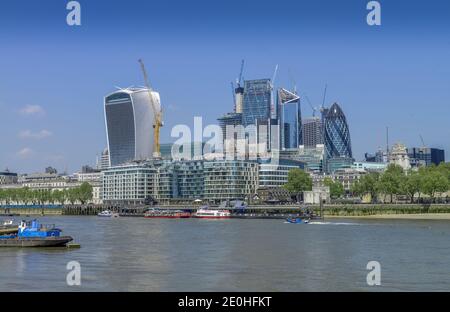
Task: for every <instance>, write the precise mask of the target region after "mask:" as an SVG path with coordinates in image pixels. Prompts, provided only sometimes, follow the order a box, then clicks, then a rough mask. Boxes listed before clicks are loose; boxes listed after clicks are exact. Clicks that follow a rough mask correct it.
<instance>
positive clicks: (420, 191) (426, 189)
mask: <svg viewBox="0 0 450 312" xmlns="http://www.w3.org/2000/svg"><path fill="white" fill-rule="evenodd" d="M312 184H313V182H312V179H311V176H310V175H309V174H308V173H307V172H305V171H303V170H301V169H292V170H290V171H289V173H288V182H287V183H286V184H285V185H284V188H285V189H286V190H288V191H289V192H291V193H293V194H297V197H299V195H300V194H301V193H302V192H304V191H310V190H311V189H312ZM323 185H324V186H328V187H329V188H330V197H331V198H333V199H337V198H341V197H342V196H343V195H344V194H345V190H344V187H343V185H342V184H341V183H340V182H339V181H333V179H331V178H330V177H326V178H325V179H324V181H323ZM449 190H450V163H441V164H440V165H439V166H435V165H432V166H428V167H420V168H419V169H418V170H409V171H405V170H403V168H402V167H400V166H398V165H389V166H388V167H387V168H386V170H385V171H384V172H382V173H379V172H370V173H367V174H364V175H362V176H361V178H360V179H359V180H357V181H356V182H355V183H354V184H353V185H352V187H351V191H350V192H351V194H352V195H353V196H358V197H364V196H367V195H368V196H370V198H371V201H372V203H375V202H376V201H377V200H378V199H381V198H383V202H387V201H390V202H391V203H392V202H393V201H394V197H395V196H399V195H400V196H406V197H408V198H409V200H410V202H411V203H414V202H420V201H421V199H422V197H423V196H424V195H427V196H428V197H429V198H430V199H431V201H432V202H435V199H436V197H437V195H439V194H442V193H445V192H447V191H449Z"/></svg>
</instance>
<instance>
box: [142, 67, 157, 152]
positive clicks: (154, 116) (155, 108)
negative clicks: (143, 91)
mask: <svg viewBox="0 0 450 312" xmlns="http://www.w3.org/2000/svg"><path fill="white" fill-rule="evenodd" d="M138 62H139V64H141V70H142V74H143V75H144V82H145V86H146V87H147V90H148V97H149V99H150V103H151V104H152V109H153V119H154V120H153V157H154V158H160V157H161V152H160V151H161V147H160V143H159V133H160V128H161V127H162V126H163V122H162V107H161V105H159V107H158V106H157V105H156V104H155V99H154V98H153V94H152V92H153V90H152V88H151V87H150V83H149V81H148V75H147V71H146V70H145V65H144V62H143V61H142V59H139V60H138Z"/></svg>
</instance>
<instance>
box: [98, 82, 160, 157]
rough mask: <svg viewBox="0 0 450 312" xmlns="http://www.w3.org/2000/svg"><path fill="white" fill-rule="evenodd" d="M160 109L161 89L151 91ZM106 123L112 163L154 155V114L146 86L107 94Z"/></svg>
mask: <svg viewBox="0 0 450 312" xmlns="http://www.w3.org/2000/svg"><path fill="white" fill-rule="evenodd" d="M151 94H152V98H153V102H154V105H155V109H157V110H159V109H160V99H159V93H158V92H154V91H152V92H151ZM104 108H105V124H106V138H107V141H108V150H109V160H110V166H115V165H119V164H123V163H126V162H129V161H133V160H145V159H149V158H151V157H152V155H153V131H154V130H153V124H154V113H153V108H152V103H151V102H150V97H149V92H148V89H146V88H127V89H121V90H118V91H116V92H113V93H111V94H109V95H107V96H106V97H105V105H104Z"/></svg>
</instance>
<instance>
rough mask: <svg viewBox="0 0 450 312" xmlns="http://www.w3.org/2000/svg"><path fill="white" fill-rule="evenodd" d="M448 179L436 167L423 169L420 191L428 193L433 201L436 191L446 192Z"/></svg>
mask: <svg viewBox="0 0 450 312" xmlns="http://www.w3.org/2000/svg"><path fill="white" fill-rule="evenodd" d="M448 189H449V180H448V179H447V177H446V175H445V174H444V173H443V172H441V171H440V170H439V168H438V167H430V168H427V170H424V175H423V178H422V191H423V193H425V194H427V195H429V196H430V197H431V199H432V201H433V202H434V200H435V197H436V194H437V193H444V192H447V191H448Z"/></svg>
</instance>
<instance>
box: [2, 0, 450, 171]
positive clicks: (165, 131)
mask: <svg viewBox="0 0 450 312" xmlns="http://www.w3.org/2000/svg"><path fill="white" fill-rule="evenodd" d="M200 2H201V1H200ZM200 2H198V3H197V5H200ZM285 2H286V1H285ZM322 2H326V3H329V2H327V1H322ZM437 2H438V3H439V6H438V5H436V6H435V7H434V8H432V7H428V8H426V9H425V11H424V12H423V13H421V15H420V16H421V19H420V21H414V19H412V20H413V21H408V20H406V19H405V18H404V16H403V15H406V16H414V14H415V13H417V12H418V10H419V9H421V7H420V6H419V5H417V4H414V3H413V4H410V5H409V6H401V5H400V4H388V3H386V4H383V13H384V15H383V16H384V19H383V24H382V26H381V27H380V28H379V29H376V30H374V29H372V28H370V27H368V26H367V25H365V24H364V23H365V20H364V18H365V14H366V11H365V4H366V2H365V1H353V2H352V3H353V5H354V7H352V6H351V5H350V4H348V3H346V4H343V5H342V6H335V5H331V6H330V5H328V8H327V6H326V5H325V6H324V5H323V3H322V6H321V8H320V10H319V9H318V7H316V6H315V5H314V4H310V3H309V4H304V3H300V4H296V6H295V9H296V10H293V11H297V12H300V13H298V14H301V17H302V18H299V19H298V20H293V21H292V19H291V20H290V22H289V23H286V22H285V21H283V20H280V17H276V19H275V22H278V23H277V32H275V31H274V30H271V28H270V25H269V24H271V23H273V22H274V20H273V19H272V20H271V23H268V22H267V20H266V19H265V18H266V17H269V16H270V14H269V11H270V8H271V6H270V5H268V6H267V7H264V8H261V7H259V8H256V10H257V11H258V12H259V13H260V14H254V15H253V16H252V17H251V19H250V20H248V21H246V20H244V15H245V14H242V13H239V14H237V16H236V17H235V18H236V20H237V21H240V22H242V23H241V27H242V28H244V29H245V31H244V32H245V34H246V35H245V36H242V37H241V38H240V37H239V36H234V35H233V34H235V33H238V32H242V31H243V30H242V29H236V27H234V26H233V27H231V26H230V25H231V23H230V22H228V20H227V17H230V16H231V13H233V12H230V11H229V9H226V8H225V5H224V10H223V11H220V10H217V11H216V10H213V11H212V12H213V13H214V12H215V14H216V15H214V16H216V17H218V19H217V21H216V22H212V21H211V20H210V19H208V23H209V25H211V29H209V30H206V29H203V28H202V23H201V22H200V20H201V19H198V17H201V16H202V15H195V14H194V13H192V12H193V11H195V10H194V9H192V10H189V13H192V14H193V15H192V16H190V17H186V18H185V19H184V20H183V21H187V22H191V23H188V25H189V26H188V27H187V28H186V29H182V28H177V27H178V26H180V25H179V24H177V23H175V25H172V26H170V25H168V24H170V23H165V24H164V23H163V26H162V27H161V29H160V30H161V31H160V32H158V33H156V32H151V31H150V30H149V32H150V33H151V34H150V35H149V36H150V37H151V39H149V40H141V41H139V42H137V41H136V38H138V37H139V35H136V33H141V32H142V29H151V27H152V26H153V23H154V22H151V21H146V20H145V19H144V16H143V15H141V14H138V18H141V20H142V25H140V24H139V23H135V22H132V18H131V15H127V14H124V19H125V20H126V21H128V22H129V24H128V25H125V26H124V28H123V29H116V28H115V27H114V26H113V22H112V21H109V20H108V18H107V16H108V14H109V15H111V16H113V17H114V16H115V14H117V12H118V7H116V6H115V5H114V4H111V5H109V4H108V5H107V4H106V2H103V3H101V1H100V4H90V3H87V2H83V1H81V4H82V8H83V12H84V14H85V15H84V16H85V18H84V19H83V24H82V26H80V28H79V29H74V28H69V27H68V26H67V25H65V24H64V17H65V15H64V14H65V7H64V6H61V8H59V9H57V8H53V7H54V4H51V5H50V4H42V7H43V8H46V7H47V6H48V7H49V9H48V10H47V12H43V13H42V14H43V16H41V17H42V18H44V19H45V22H43V23H42V24H39V26H38V27H35V24H36V22H37V20H36V17H32V13H33V12H36V11H39V12H41V11H42V8H40V9H39V10H38V7H34V9H36V10H35V11H33V6H32V8H31V9H30V12H28V11H23V10H21V9H20V8H19V7H18V6H17V5H16V4H6V5H5V6H6V8H5V10H3V11H2V13H1V15H0V21H1V25H2V26H4V27H6V28H5V29H9V30H10V31H9V33H3V34H2V38H3V40H4V42H5V46H4V48H3V50H4V51H3V52H2V54H3V55H4V56H5V57H4V58H3V59H2V60H0V70H1V72H2V73H3V75H4V76H3V77H4V79H2V82H3V83H2V85H1V86H0V114H1V116H2V119H3V122H2V123H1V125H0V131H2V133H4V134H6V135H2V136H1V138H0V145H1V146H2V149H1V152H0V170H3V169H5V168H9V169H10V170H11V171H16V172H19V173H24V172H36V171H42V170H43V169H44V168H45V167H47V166H49V165H51V166H54V167H56V168H57V169H58V170H60V171H64V169H66V168H67V171H68V172H73V171H75V170H78V169H79V168H80V167H81V166H82V165H84V164H92V165H93V164H94V162H95V157H96V155H100V152H101V151H103V149H104V148H105V147H106V134H105V130H104V129H105V125H104V117H103V105H102V104H103V97H104V96H105V95H106V94H109V93H111V92H112V91H114V86H115V85H118V86H121V87H128V86H130V85H135V86H140V85H143V84H144V83H143V80H142V77H141V73H140V71H139V66H138V64H137V59H138V58H140V57H143V58H144V59H145V60H146V62H147V66H148V69H149V73H150V79H151V81H152V84H154V87H155V89H156V90H157V91H158V92H160V94H161V103H162V105H163V107H164V110H165V115H164V119H165V123H166V126H165V127H163V128H162V142H170V141H172V142H173V141H174V140H175V139H172V140H170V130H171V128H172V126H174V125H176V124H187V125H191V124H192V123H193V117H194V116H202V117H203V118H204V119H205V120H206V122H207V123H209V124H217V121H216V119H217V118H218V117H220V116H222V115H223V114H225V113H227V112H230V111H232V110H233V99H232V94H231V92H230V91H229V82H230V81H234V80H235V79H236V77H237V76H238V74H239V63H240V60H241V59H242V58H244V59H245V60H246V67H245V70H244V77H245V79H246V80H249V79H264V78H269V77H271V76H272V74H273V69H274V67H275V65H276V64H279V73H278V76H277V82H276V87H285V88H287V89H292V88H293V85H294V84H296V85H297V89H298V92H299V95H300V97H301V98H302V103H301V109H302V116H303V118H306V117H309V116H311V115H312V111H311V109H310V107H309V105H308V104H307V102H306V101H305V100H304V97H305V95H307V96H308V97H309V98H310V99H311V101H312V102H313V105H314V106H320V105H321V104H322V96H323V88H324V86H325V84H328V86H329V87H328V94H327V100H326V103H325V104H326V105H327V106H331V104H332V103H333V102H338V103H339V105H340V106H341V107H342V108H343V110H344V112H345V115H346V117H347V120H348V123H349V126H350V133H351V138H352V148H353V154H354V157H355V158H356V159H357V160H361V159H363V158H364V153H366V152H368V153H373V152H375V151H376V150H377V149H378V147H382V148H384V147H385V141H386V139H385V128H386V126H389V128H390V141H391V144H393V143H395V142H397V141H400V142H402V143H404V144H405V145H407V146H410V147H414V146H421V145H422V142H421V139H420V136H423V138H424V141H425V144H426V145H427V146H429V147H437V148H443V149H445V150H446V151H447V154H448V151H449V150H450V143H449V141H448V137H449V135H450V129H446V128H445V124H446V118H445V117H446V116H448V115H449V114H448V113H449V112H450V111H449V109H450V108H449V105H448V103H449V101H450V93H449V91H448V85H449V75H448V73H449V71H450V68H449V67H450V66H449V62H448V55H449V52H450V42H449V41H448V39H446V38H445V35H447V34H448V26H449V21H448V20H445V19H440V18H439V17H443V16H442V15H440V14H439V11H440V10H442V9H443V8H445V7H448V4H447V3H445V2H440V1H437ZM286 3H287V2H286ZM286 3H285V4H286ZM290 4H292V3H290ZM363 4H364V5H363ZM142 5H144V6H145V4H142ZM272 5H273V4H272ZM102 6H103V7H102ZM158 6H161V7H158V9H160V10H161V12H162V14H161V15H160V16H159V17H158V18H157V21H158V22H161V21H162V20H163V19H164V17H166V18H168V8H167V7H165V5H164V4H158ZM228 6H230V7H233V6H232V5H230V4H226V7H228ZM100 7H102V8H101V9H99V8H100ZM195 7H196V5H194V8H195ZM250 7H251V6H247V5H244V7H243V10H244V11H245V10H249V9H250ZM96 8H97V9H99V11H101V13H94V12H93V11H94V10H95V9H96ZM181 10H182V8H180V11H178V10H176V14H175V16H174V17H172V18H168V21H169V22H173V21H175V20H176V17H177V16H180V15H181ZM204 10H206V11H208V10H212V8H210V7H208V6H206V7H205V9H204ZM43 11H46V10H43ZM144 11H145V10H144ZM219 11H220V12H222V13H218V12H219ZM5 12H9V15H11V16H19V15H20V16H21V18H20V19H18V20H13V19H12V18H11V16H6V15H5V14H4V13H5ZM305 12H311V15H312V16H313V17H315V18H316V19H314V18H313V17H311V18H306V19H305V15H306V14H305ZM19 13H20V14H19ZM133 13H136V12H133ZM334 14H335V15H336V17H333V16H334ZM431 15H433V17H434V20H432V19H431ZM60 20H61V21H62V22H61V23H60ZM229 26H230V28H228V27H229ZM260 26H261V27H263V30H264V31H263V32H259V30H258V27H260ZM319 26H320V28H319ZM52 29H55V30H52ZM108 29H109V30H108ZM412 30H413V31H412ZM278 32H279V33H282V35H280V34H278ZM125 33H128V34H129V36H121V35H123V34H125ZM412 33H414V36H413V35H412ZM99 36H100V38H99V39H98V40H96V41H94V40H93V39H94V38H98V37H99ZM116 36H121V40H123V41H122V42H123V43H125V45H128V46H127V47H126V48H124V49H121V50H120V51H119V50H114V49H104V46H105V44H112V45H111V47H114V44H113V43H114V38H115V37H116ZM292 36H294V37H295V38H294V39H292ZM236 37H237V38H236ZM289 37H290V41H289V42H290V46H289V49H288V50H283V49H278V48H277V45H278V44H280V43H282V42H284V41H286V40H288V38H289ZM174 41H176V43H174ZM13 43H14V44H13ZM155 43H156V44H155ZM237 45H238V46H239V47H240V48H239V49H237V48H236V46H237ZM255 46H264V50H263V51H262V50H261V49H255V48H254V47H255ZM180 47H182V49H180ZM224 51H226V52H224ZM24 87H25V90H26V91H27V92H24V91H23V90H24Z"/></svg>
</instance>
